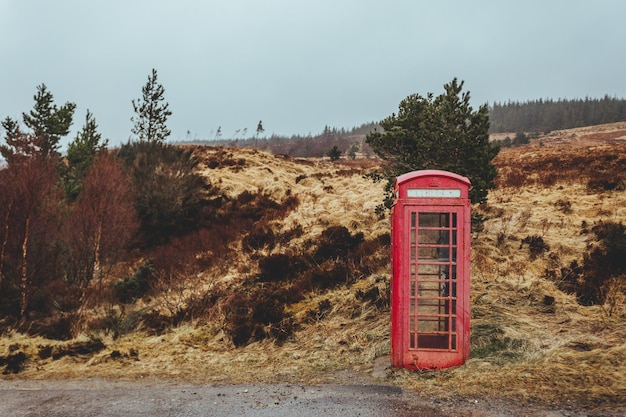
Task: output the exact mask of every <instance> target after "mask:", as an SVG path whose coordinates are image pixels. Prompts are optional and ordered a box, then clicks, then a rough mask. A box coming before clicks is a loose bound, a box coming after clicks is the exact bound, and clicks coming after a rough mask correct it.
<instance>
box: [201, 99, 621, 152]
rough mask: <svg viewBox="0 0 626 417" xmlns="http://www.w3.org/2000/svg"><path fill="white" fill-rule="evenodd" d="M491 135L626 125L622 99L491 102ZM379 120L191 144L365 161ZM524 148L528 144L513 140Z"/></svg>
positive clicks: (379, 128) (520, 134) (370, 150)
mask: <svg viewBox="0 0 626 417" xmlns="http://www.w3.org/2000/svg"><path fill="white" fill-rule="evenodd" d="M488 114H489V123H490V126H489V133H508V132H515V133H517V134H518V136H520V137H521V136H522V135H524V134H525V133H524V132H526V133H530V134H532V133H539V132H543V133H548V132H551V131H553V130H562V129H572V128H576V127H583V126H594V125H600V124H605V123H614V122H621V121H626V99H618V98H615V97H609V96H608V95H605V96H604V97H603V98H599V99H598V98H589V97H587V98H585V99H584V100H583V99H574V100H565V99H558V100H553V99H538V100H529V101H525V102H519V101H509V102H507V103H499V102H494V103H493V104H491V105H489V106H488ZM383 130H384V129H383V128H382V127H381V125H380V123H379V122H367V123H363V124H362V125H361V126H357V127H353V128H351V129H346V128H336V127H330V126H328V125H326V126H325V127H324V129H323V131H322V132H321V133H318V134H315V135H311V134H309V135H291V136H285V135H274V134H273V135H271V136H270V137H263V138H259V137H258V135H256V136H254V137H249V138H245V137H242V138H230V139H227V138H217V139H213V140H198V141H193V142H192V143H195V144H207V145H213V146H226V147H241V148H256V149H259V150H265V151H269V152H272V153H274V154H283V155H289V156H293V157H304V158H306V157H323V156H327V153H328V151H329V150H333V149H338V150H339V151H340V152H341V155H343V156H345V157H350V158H354V157H355V155H356V153H359V154H360V155H363V156H366V157H369V156H371V155H373V154H374V152H373V151H372V149H371V148H370V147H369V146H368V144H367V143H366V142H365V141H364V138H365V136H366V135H367V134H369V133H371V132H375V131H383ZM515 143H517V144H523V143H527V142H523V141H522V142H519V141H518V142H515Z"/></svg>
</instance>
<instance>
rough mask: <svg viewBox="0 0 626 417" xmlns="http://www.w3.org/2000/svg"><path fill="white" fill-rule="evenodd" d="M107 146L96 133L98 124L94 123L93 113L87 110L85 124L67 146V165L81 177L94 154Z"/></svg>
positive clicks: (105, 141)
mask: <svg viewBox="0 0 626 417" xmlns="http://www.w3.org/2000/svg"><path fill="white" fill-rule="evenodd" d="M107 144H108V140H104V141H102V135H101V134H100V133H99V132H98V123H96V119H95V118H94V117H93V113H91V112H90V111H89V109H87V114H86V115H85V124H84V125H83V127H82V129H81V130H80V131H79V132H78V133H77V134H76V138H75V139H74V141H72V142H71V143H70V144H69V145H68V148H67V161H68V164H69V165H70V167H72V168H75V169H76V170H77V174H78V175H79V176H80V177H83V176H84V174H85V173H86V172H87V169H88V168H89V167H90V166H91V164H92V163H93V160H94V158H95V157H96V154H97V153H98V152H101V151H103V150H105V149H106V147H107Z"/></svg>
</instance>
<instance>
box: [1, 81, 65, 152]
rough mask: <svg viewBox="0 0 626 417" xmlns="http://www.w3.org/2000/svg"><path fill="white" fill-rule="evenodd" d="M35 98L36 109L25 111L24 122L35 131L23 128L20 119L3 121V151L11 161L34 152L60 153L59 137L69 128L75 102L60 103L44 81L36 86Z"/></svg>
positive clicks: (8, 118) (34, 107)
mask: <svg viewBox="0 0 626 417" xmlns="http://www.w3.org/2000/svg"><path fill="white" fill-rule="evenodd" d="M33 98H34V100H35V105H34V106H33V109H32V110H31V111H30V112H29V113H22V119H23V121H24V124H25V125H26V127H28V128H29V129H30V130H31V131H32V132H24V131H22V130H21V129H20V126H19V123H18V122H17V121H16V120H13V119H11V118H10V117H7V118H5V119H4V120H3V121H2V127H3V128H4V129H5V131H6V136H5V141H6V144H3V145H0V153H1V154H2V156H3V157H4V159H6V160H7V162H8V163H9V164H10V163H12V162H14V161H17V160H18V159H23V158H30V157H33V156H40V157H44V158H46V157H49V156H58V149H59V141H60V140H61V138H62V137H63V136H66V135H67V134H68V133H69V131H70V126H71V125H72V118H73V116H74V110H75V109H76V104H74V103H70V102H68V103H65V104H64V105H63V106H61V107H57V106H56V104H53V102H54V96H53V95H52V93H51V92H50V91H48V89H47V87H46V85H45V84H41V85H39V86H38V87H37V94H35V96H33Z"/></svg>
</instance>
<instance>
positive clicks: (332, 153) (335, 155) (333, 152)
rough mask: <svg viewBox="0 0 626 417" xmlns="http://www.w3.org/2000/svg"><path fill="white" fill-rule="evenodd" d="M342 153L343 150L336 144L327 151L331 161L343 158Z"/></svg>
mask: <svg viewBox="0 0 626 417" xmlns="http://www.w3.org/2000/svg"><path fill="white" fill-rule="evenodd" d="M341 153H342V152H341V150H339V148H338V147H337V145H335V146H333V147H332V148H331V149H330V150H329V151H328V152H326V156H328V157H329V158H330V160H331V161H337V160H338V159H339V158H341Z"/></svg>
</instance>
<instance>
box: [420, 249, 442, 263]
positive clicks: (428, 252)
mask: <svg viewBox="0 0 626 417" xmlns="http://www.w3.org/2000/svg"><path fill="white" fill-rule="evenodd" d="M417 256H418V257H419V258H420V259H421V260H425V259H438V258H439V252H438V250H437V248H430V247H423V246H420V247H419V249H418V250H417Z"/></svg>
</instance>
